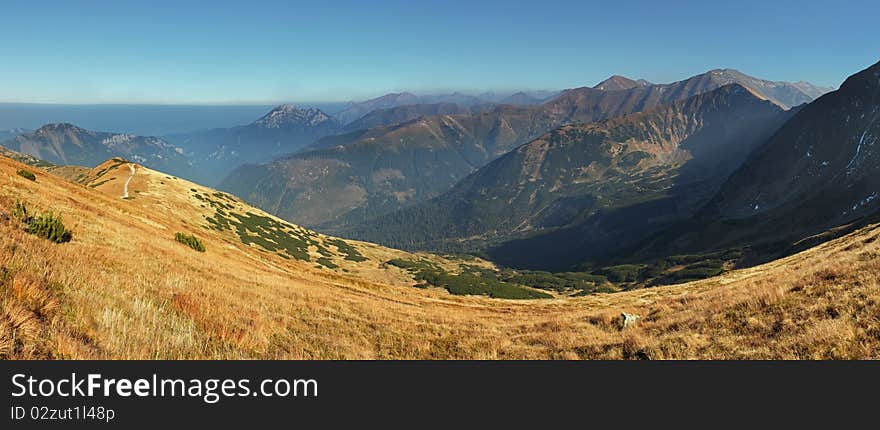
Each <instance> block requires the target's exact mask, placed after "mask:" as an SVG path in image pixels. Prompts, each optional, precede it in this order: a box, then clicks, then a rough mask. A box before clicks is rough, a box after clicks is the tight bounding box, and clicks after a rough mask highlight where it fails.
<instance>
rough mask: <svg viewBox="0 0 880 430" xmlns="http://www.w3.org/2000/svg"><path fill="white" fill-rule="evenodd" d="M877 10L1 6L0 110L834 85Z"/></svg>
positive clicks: (816, 6)
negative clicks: (742, 79)
mask: <svg viewBox="0 0 880 430" xmlns="http://www.w3.org/2000/svg"><path fill="white" fill-rule="evenodd" d="M878 17H880V2H878V1H877V0H852V1H850V0H847V1H840V0H836V1H821V2H820V1H809V0H802V1H787V0H786V1H778V0H772V1H771V0H764V1H743V0H739V1H724V2H714V1H626V0H609V1H601V2H598V1H594V2H590V1H553V0H544V1H540V2H539V1H529V2H520V1H516V0H506V1H479V0H468V1H454V0H444V1H439V0H435V1H431V2H428V1H420V0H403V1H320V0H312V1H305V2H294V1H250V2H246V1H237V2H232V1H202V2H194V1H181V0H178V1H167V2H164V1H159V0H153V1H119V0H115V1H110V0H82V1H69V0H67V1H49V0H43V1H33V0H28V1H19V0H4V1H3V4H2V6H0V58H2V62H0V101H4V102H55V103H271V102H279V101H294V102H296V101H299V102H304V101H312V102H314V101H342V100H350V99H361V98H366V97H370V96H376V95H381V94H383V93H386V92H390V91H399V90H411V91H415V92H422V93H427V92H434V91H437V90H447V89H457V90H465V91H471V90H484V89H518V88H526V89H561V88H570V87H577V86H583V85H593V84H595V83H596V82H598V81H599V80H601V79H603V78H605V77H607V76H609V75H611V74H623V75H627V76H630V77H633V78H645V79H648V80H651V81H655V82H669V81H674V80H678V79H682V78H685V77H687V76H690V75H693V74H697V73H700V72H704V71H706V70H709V69H712V68H717V67H731V68H737V69H739V70H741V71H743V72H745V73H748V74H751V75H754V76H757V77H761V78H765V79H772V80H792V81H794V80H808V81H811V82H813V83H816V84H819V85H827V86H837V85H839V84H840V82H841V81H842V80H843V79H844V78H845V77H846V76H848V75H849V74H852V73H854V72H856V71H858V70H860V69H862V68H864V67H866V66H868V65H870V64H873V63H874V62H876V61H877V60H878V59H880V49H877V47H878V41H880V25H878V22H877V18H878Z"/></svg>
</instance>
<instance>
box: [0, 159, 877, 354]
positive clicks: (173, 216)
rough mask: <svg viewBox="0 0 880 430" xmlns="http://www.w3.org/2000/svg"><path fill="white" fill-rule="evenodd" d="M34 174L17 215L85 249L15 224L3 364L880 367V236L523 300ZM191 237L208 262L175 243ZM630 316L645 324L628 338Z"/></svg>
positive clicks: (4, 248) (1, 199)
mask: <svg viewBox="0 0 880 430" xmlns="http://www.w3.org/2000/svg"><path fill="white" fill-rule="evenodd" d="M20 167H21V165H20V164H18V163H17V162H14V161H12V160H9V159H6V158H0V212H6V213H8V212H9V208H10V207H11V206H12V205H13V204H14V201H15V199H22V200H23V201H25V202H26V203H27V204H28V205H29V206H31V207H33V208H35V209H37V210H49V209H51V210H54V211H55V212H60V213H61V214H62V215H63V217H64V221H65V224H66V225H67V226H68V227H70V228H71V229H72V230H73V240H72V241H71V242H70V243H66V244H61V245H57V244H53V243H50V242H48V241H45V240H43V239H40V238H38V237H35V236H32V235H28V234H27V233H24V232H23V231H21V228H20V226H19V225H17V224H16V223H15V222H14V221H0V357H2V358H13V359H18V358H76V359H98V358H113V359H134V358H143V359H152V358H167V359H193V358H217V359H221V358H222V359H238V358H270V359H354V358H360V359H401V358H429V359H440V358H453V359H458V358H476V359H511V358H525V359H547V358H549V359H593V358H607V359H639V358H645V359H666V358H687V359H691V358H712V359H734V358H750V359H764V358H785V359H825V358H878V356H880V352H878V351H880V286H878V276H880V240H877V237H878V235H880V228H878V227H877V226H870V227H867V228H865V229H862V230H860V231H857V232H855V233H853V234H850V235H848V236H845V237H843V238H840V239H837V240H834V241H831V242H828V243H825V244H823V245H821V246H818V247H815V248H812V249H810V250H808V251H805V252H803V253H800V254H797V255H794V256H791V257H788V258H785V259H782V260H778V261H774V262H771V263H769V264H765V265H762V266H758V267H754V268H750V269H745V270H737V271H733V272H730V273H727V274H725V275H723V276H720V277H717V278H713V279H708V280H704V281H699V282H693V283H688V284H682V285H676V286H670V287H661V288H654V289H646V290H637V291H631V292H623V293H614V294H597V295H593V296H587V297H580V298H574V297H561V298H555V299H551V300H533V301H512V300H498V299H488V298H483V297H462V296H452V295H449V294H447V293H446V292H444V291H436V290H422V289H417V288H411V287H409V285H411V284H412V281H411V279H409V278H408V277H407V276H406V274H405V273H403V272H402V271H400V270H399V269H396V268H394V267H386V266H385V265H384V264H383V263H384V262H385V261H387V260H388V259H390V258H396V257H401V256H407V254H405V253H403V252H401V251H396V250H391V249H387V248H383V247H380V246H377V245H372V244H364V243H358V242H351V243H353V244H356V246H357V247H358V248H359V250H360V251H361V253H362V254H364V255H365V256H366V257H368V258H369V260H368V261H365V262H361V263H355V262H350V261H344V260H341V259H335V260H334V261H335V262H337V263H339V265H340V266H341V268H340V270H336V271H331V270H328V269H319V268H316V267H315V264H314V263H313V262H299V261H296V260H286V259H283V258H280V257H278V256H275V255H273V254H270V253H267V252H263V251H260V250H258V249H256V248H251V247H248V246H245V245H242V244H241V242H240V241H238V240H237V237H236V236H235V235H234V234H231V233H220V232H215V231H209V230H205V229H203V228H202V227H201V225H202V222H201V219H202V216H203V215H204V214H207V213H208V212H207V211H208V209H206V208H202V207H200V205H199V202H198V201H197V200H195V199H193V198H192V197H191V195H192V193H190V192H189V189H190V188H196V189H198V190H204V191H206V192H207V191H208V189H205V188H202V187H199V186H197V185H194V184H191V183H189V182H186V181H183V180H180V179H173V178H169V177H168V176H166V175H164V174H161V173H158V172H152V171H149V170H147V169H142V168H138V173H137V174H136V175H135V177H134V179H133V180H132V182H131V185H130V187H129V188H130V192H131V194H132V197H133V199H131V200H122V199H120V195H121V192H122V184H123V183H124V179H125V178H127V176H128V173H129V169H128V168H127V166H125V165H122V166H119V168H117V169H115V170H114V171H113V172H111V173H110V174H108V175H116V177H117V179H115V180H112V181H109V182H106V183H104V184H103V185H101V186H98V187H96V188H89V187H87V186H82V185H76V184H72V183H70V182H67V181H65V180H63V179H61V178H59V177H55V176H53V175H50V174H47V173H46V172H42V171H36V174H37V175H38V180H37V181H36V182H31V181H27V180H25V179H24V178H20V177H18V176H17V175H16V174H15V172H16V170H17V169H18V168H20ZM105 179H106V178H105ZM239 205H241V206H242V210H245V207H244V206H243V204H242V203H240V202H239ZM249 210H253V211H256V212H259V211H257V210H255V209H249ZM176 231H182V232H187V233H193V234H196V235H197V236H199V237H200V238H201V239H202V240H203V241H204V242H205V244H206V246H207V252H205V253H199V252H194V251H193V250H191V249H189V248H187V247H185V246H182V245H180V244H179V243H177V242H175V241H174V238H173V236H174V233H175V232H176ZM432 258H439V257H432ZM450 264H451V263H450ZM342 268H345V269H346V270H348V272H344V271H342V270H341V269H342ZM624 311H625V312H629V313H636V314H639V315H641V317H642V318H641V319H640V320H639V321H638V322H637V323H636V324H635V325H634V326H632V327H629V328H627V329H625V330H620V329H619V324H618V318H619V315H620V313H621V312H624Z"/></svg>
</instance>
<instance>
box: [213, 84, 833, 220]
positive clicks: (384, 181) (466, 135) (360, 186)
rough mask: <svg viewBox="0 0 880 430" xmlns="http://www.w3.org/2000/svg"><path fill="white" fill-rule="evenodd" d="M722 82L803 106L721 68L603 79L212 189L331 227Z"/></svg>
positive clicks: (416, 124) (357, 136)
mask: <svg viewBox="0 0 880 430" xmlns="http://www.w3.org/2000/svg"><path fill="white" fill-rule="evenodd" d="M730 83H738V84H739V85H741V86H742V87H743V88H746V89H748V90H749V91H750V92H751V93H753V94H755V95H756V96H757V97H759V98H762V99H767V100H769V101H771V102H773V103H775V104H777V105H779V106H780V107H782V108H786V109H787V108H790V107H791V106H793V105H796V104H800V103H803V102H805V101H809V100H812V97H811V96H810V95H809V94H808V93H807V92H804V90H803V89H801V88H809V87H805V86H804V85H795V84H786V83H782V82H770V81H764V80H760V79H757V78H753V77H750V76H748V75H745V74H742V73H740V72H737V71H734V70H729V69H725V70H712V71H709V72H707V73H704V74H700V75H697V76H694V77H691V78H689V79H686V80H683V81H679V82H674V83H671V84H649V83H647V82H642V83H639V82H637V81H633V80H629V79H626V78H622V77H612V78H611V79H609V80H607V81H605V82H603V83H600V84H599V85H598V86H607V87H610V88H613V89H611V90H601V89H596V88H591V87H581V88H575V89H570V90H565V91H563V92H561V93H560V94H559V95H557V96H555V97H553V98H552V99H551V100H549V101H547V102H545V103H543V104H540V105H496V106H492V107H490V108H488V109H480V110H479V112H472V113H458V114H447V115H434V116H417V117H415V118H413V119H411V120H409V121H406V122H401V123H396V124H392V125H379V126H375V127H373V128H370V129H367V130H359V131H353V132H350V133H348V134H344V135H340V136H334V137H332V138H328V139H325V140H324V141H321V142H319V143H318V145H317V147H313V148H310V150H306V151H303V152H301V153H298V154H293V155H290V156H288V157H284V158H281V159H278V160H275V161H273V162H271V163H266V164H263V165H246V166H242V167H240V168H238V169H236V170H235V171H233V172H232V173H231V174H230V176H229V177H227V178H226V179H225V180H224V181H223V182H222V183H221V188H224V189H226V190H229V191H231V192H234V193H236V194H238V195H240V196H242V197H244V198H245V199H247V200H248V201H251V202H253V203H255V204H257V205H258V206H261V207H263V208H264V209H266V210H268V211H270V212H272V213H275V214H277V215H279V216H281V217H283V218H286V219H290V220H293V221H295V222H299V223H303V224H305V225H309V226H313V227H320V228H325V229H329V230H330V231H337V230H336V229H340V228H346V227H348V226H352V225H354V224H357V223H361V222H365V221H368V220H370V219H373V218H376V217H379V216H383V215H385V214H388V213H390V212H392V211H394V210H397V209H400V208H404V207H406V206H409V205H412V204H415V203H419V202H422V201H425V200H427V199H429V198H432V197H434V196H437V195H439V194H440V193H442V192H444V191H446V190H448V189H449V188H451V187H452V186H453V185H454V184H455V183H456V182H458V181H459V180H461V179H462V178H464V177H465V176H466V175H468V174H469V173H471V172H473V171H474V170H476V169H479V168H480V167H482V166H483V165H485V164H486V163H488V162H490V161H492V160H494V159H495V158H496V157H498V156H501V155H503V154H505V153H507V152H508V151H510V150H511V149H513V148H516V147H517V146H519V145H522V144H524V143H527V142H529V141H531V140H532V139H535V138H537V137H538V136H540V135H542V134H543V133H545V132H547V131H550V130H552V129H554V128H557V127H559V126H562V125H566V124H576V123H589V122H592V121H597V120H603V119H607V118H612V117H617V116H621V115H624V114H628V113H633V112H641V111H644V110H648V109H651V108H653V107H656V106H660V105H664V104H670V103H673V102H675V101H677V100H683V99H687V98H689V97H692V96H694V95H697V94H701V93H705V92H707V91H712V90H714V89H718V88H720V87H722V86H725V85H728V84H730ZM612 84H613V85H612ZM817 91H819V90H817ZM377 112H380V111H377ZM421 113H422V111H420V109H408V110H405V112H404V113H400V114H389V111H387V110H386V111H381V113H379V114H377V115H380V116H385V115H387V118H389V121H400V120H403V119H405V118H406V117H407V115H419V114H421ZM378 122H381V121H376V122H370V124H374V123H378ZM318 196H322V198H320V199H319V198H318Z"/></svg>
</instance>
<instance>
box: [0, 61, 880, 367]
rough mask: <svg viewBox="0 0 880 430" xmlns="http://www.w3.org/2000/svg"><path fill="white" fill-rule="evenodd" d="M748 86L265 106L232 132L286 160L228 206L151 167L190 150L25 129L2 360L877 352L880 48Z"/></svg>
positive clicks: (257, 175)
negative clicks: (827, 86)
mask: <svg viewBox="0 0 880 430" xmlns="http://www.w3.org/2000/svg"><path fill="white" fill-rule="evenodd" d="M743 76H745V75H741V74H739V73H734V72H732V71H728V70H717V71H710V72H708V73H706V74H703V75H698V76H695V77H693V78H691V79H688V80H685V81H681V82H677V83H673V84H651V83H648V82H640V81H639V80H633V79H628V78H623V77H620V76H615V77H612V78H610V79H609V80H606V81H604V82H602V83H600V84H598V85H596V87H601V88H602V89H598V88H587V87H584V88H576V89H571V90H566V91H564V92H562V93H561V94H560V95H558V96H557V97H555V98H553V99H551V100H549V101H545V102H543V103H541V104H537V105H535V104H516V105H515V104H492V105H470V106H464V105H463V104H457V103H453V104H452V105H448V104H444V103H433V104H432V103H421V104H416V105H409V106H410V107H401V106H396V107H388V108H384V109H380V110H373V111H371V112H370V113H367V114H366V115H365V116H364V117H362V118H366V117H368V116H370V115H372V116H373V117H374V118H375V119H373V120H371V121H375V122H374V123H373V124H375V125H372V126H369V127H368V128H355V129H346V126H345V125H343V124H342V123H341V122H340V121H336V120H333V119H332V118H330V116H329V115H327V114H326V113H324V112H323V111H320V110H317V109H313V110H309V109H302V108H296V107H293V106H279V107H278V108H276V109H273V110H272V111H270V112H269V113H268V114H266V115H264V116H263V117H261V118H259V119H258V120H257V121H255V122H254V123H252V124H250V125H248V126H242V127H241V129H244V128H250V129H252V130H255V131H253V133H264V134H255V135H260V136H267V135H271V133H278V134H276V135H275V139H276V141H275V142H274V143H273V142H272V140H271V139H267V140H265V141H262V143H259V144H256V145H253V146H251V145H250V144H249V143H248V142H247V141H246V140H242V141H241V142H236V143H235V144H236V145H237V146H235V148H234V149H235V150H236V151H241V152H242V153H243V155H242V156H241V157H240V159H248V158H259V157H261V156H264V154H261V153H259V151H264V150H265V151H267V152H268V153H269V154H275V152H274V151H282V150H283V151H287V150H292V151H300V152H297V153H293V154H288V155H282V156H280V157H279V158H277V159H275V160H274V161H270V162H268V163H263V164H255V165H246V166H244V167H241V168H238V169H236V173H235V175H237V176H236V178H235V179H234V180H233V179H230V181H232V182H230V183H228V184H225V185H230V186H234V185H235V184H239V183H240V184H245V185H246V186H247V187H248V188H243V189H242V190H241V191H240V192H242V195H241V196H239V197H237V196H235V195H232V194H229V193H227V192H223V191H220V190H216V189H213V188H210V187H206V186H204V185H200V184H198V183H195V182H191V181H189V180H187V179H186V178H185V177H184V176H182V175H176V174H173V173H171V172H170V171H159V170H155V169H154V168H153V166H156V165H166V166H167V167H175V168H181V169H184V170H185V171H184V173H186V174H193V172H195V171H196V167H197V166H195V165H194V164H191V163H193V162H195V161H199V160H200V159H199V158H193V157H196V156H197V154H198V153H197V152H196V150H198V149H199V147H198V146H190V147H186V146H183V145H181V146H178V145H176V144H171V143H169V142H168V141H166V140H164V139H163V138H158V137H141V136H133V135H127V134H117V133H108V132H95V131H89V130H85V129H82V128H80V127H77V126H74V125H71V124H66V123H59V124H54V123H53V124H48V125H45V126H43V127H41V128H40V129H38V130H36V131H33V132H30V131H26V130H21V131H17V132H15V134H16V136H9V138H8V139H6V141H5V142H4V145H7V148H8V149H7V148H0V266H2V267H0V290H2V291H4V292H5V294H0V326H2V327H3V330H0V359H58V358H64V359H107V358H112V359H303V358H307V359H309V358H311V359H315V358H320V359H389V358H392V359H398V358H407V359H437V358H450V359H461V358H465V359H506V358H515V359H538V358H549V359H560V358H562V359H593V358H601V359H695V358H696V359H706V358H709V359H719V358H720V359H730V358H739V359H779V358H787V359H826V358H827V359H832V358H834V359H839V358H866V359H867V358H873V359H876V358H878V354H877V351H880V337H878V336H877V333H878V325H877V315H878V314H880V294H878V289H877V285H878V282H880V195H878V192H880V191H878V190H880V170H878V169H880V151H878V146H877V145H878V143H880V63H877V64H874V65H872V66H870V67H868V68H866V69H865V70H863V71H861V72H858V73H856V74H854V75H852V76H851V77H849V78H848V79H847V80H846V81H845V82H844V83H843V84H842V85H841V86H840V88H839V89H838V90H836V91H831V92H829V93H827V94H824V95H821V96H818V98H816V99H815V100H813V96H811V95H810V94H811V93H810V91H812V90H811V89H810V88H811V87H810V86H807V85H805V84H801V83H795V84H784V83H779V82H770V81H761V80H756V79H754V78H748V77H743ZM728 78H730V79H733V80H734V82H727V83H723V82H725V81H728ZM740 81H741V82H740ZM816 91H822V90H821V89H817V90H816ZM802 99H810V100H809V101H808V102H804V103H801V102H800V100H802ZM440 106H445V107H440ZM462 107H464V109H467V110H463V111H458V110H457V109H462ZM432 109H437V113H434V114H427V115H426V114H425V113H428V112H431V111H432ZM442 109H453V110H455V111H454V113H449V112H445V111H442ZM413 115H417V116H415V117H412V116H413ZM406 118H408V119H406ZM385 121H387V122H385ZM502 124H503V126H502ZM223 130H225V131H226V133H228V134H225V135H226V136H228V135H230V134H232V133H233V132H231V131H230V130H232V129H223ZM256 130H260V131H256ZM240 133H244V132H243V131H240ZM324 133H327V134H326V135H322V134H324ZM340 133H341V134H340ZM222 135H224V134H223V133H220V132H218V136H222ZM239 136H241V137H247V136H249V135H247V134H239ZM291 136H300V137H301V140H299V141H296V142H294V141H293V140H292V139H293V138H292V137H291ZM287 139H291V140H287ZM258 142H259V141H258ZM190 143H194V142H190ZM202 143H203V148H204V149H203V150H204V151H211V150H216V149H217V148H218V147H219V143H218V142H213V143H212V141H210V140H205V141H203V142H202ZM220 143H222V142H220ZM300 144H301V145H300ZM273 145H274V146H273ZM295 147H298V148H299V149H291V148H295ZM212 148H213V149H212ZM266 148H268V149H266ZM250 150H253V151H254V152H255V153H253V154H251V153H248V152H247V151H250ZM18 151H21V152H18ZM22 152H26V153H22ZM175 154H177V155H175ZM98 157H108V159H106V160H104V161H100V162H97V163H95V162H94V161H95V160H97V159H98ZM177 163H183V164H181V165H178V164H177ZM59 164H82V165H85V166H88V167H75V166H60V165H59ZM213 166H214V167H216V168H218V169H219V167H222V166H223V164H219V163H218V164H213ZM240 197H241V198H240ZM246 200H250V201H253V202H256V203H259V205H260V206H261V207H263V208H264V209H261V208H260V207H255V206H253V205H251V204H250V203H248V201H246ZM389 202H390V203H389ZM282 212H283V213H285V214H294V215H295V216H296V217H299V218H301V219H309V220H313V221H314V222H315V223H316V225H321V226H322V228H324V229H325V232H323V233H322V232H319V231H316V230H313V229H310V228H308V227H305V226H302V225H299V224H297V223H294V222H291V221H289V220H285V219H282V218H281V217H279V216H277V214H279V213H282ZM285 216H287V215H285ZM358 217H360V219H357V218H358ZM327 219H330V220H333V221H332V222H328V221H322V220H327ZM331 229H332V231H338V232H341V233H343V235H342V236H336V235H328V234H326V232H329V231H331ZM357 239H369V240H371V241H372V240H375V241H377V242H383V243H392V244H395V245H397V246H400V247H406V248H408V249H410V250H418V251H424V250H430V251H434V252H411V251H408V250H400V249H394V248H390V247H386V246H382V245H380V244H377V243H372V242H367V241H362V240H357ZM447 251H449V252H447ZM462 251H464V252H467V254H460V253H459V252H462ZM659 286H662V288H652V287H659Z"/></svg>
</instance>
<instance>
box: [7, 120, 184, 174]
mask: <svg viewBox="0 0 880 430" xmlns="http://www.w3.org/2000/svg"><path fill="white" fill-rule="evenodd" d="M2 144H3V146H6V147H7V148H9V149H11V150H13V151H17V152H20V153H22V154H27V155H31V156H33V157H36V158H39V159H41V160H44V161H47V162H49V163H52V164H58V165H76V166H85V167H94V166H96V165H98V164H100V163H102V162H103V161H105V160H107V159H108V158H112V157H125V158H127V159H130V160H133V161H136V162H138V163H141V164H144V165H146V166H150V167H153V168H156V169H163V170H165V171H168V172H171V173H173V174H183V173H188V174H189V173H193V165H192V163H191V162H190V160H189V159H188V158H187V157H186V156H185V155H184V151H183V150H182V149H181V148H179V147H176V146H174V145H172V144H171V143H169V142H167V141H165V140H164V139H160V138H158V137H150V136H134V135H130V134H120V133H107V132H99V131H91V130H86V129H83V128H80V127H77V126H75V125H73V124H67V123H63V124H47V125H44V126H43V127H40V128H39V129H38V130H36V131H34V132H31V133H24V134H21V135H19V136H17V137H15V138H14V139H12V140H8V141H6V142H3V143H2Z"/></svg>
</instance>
